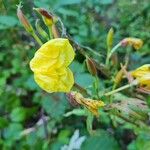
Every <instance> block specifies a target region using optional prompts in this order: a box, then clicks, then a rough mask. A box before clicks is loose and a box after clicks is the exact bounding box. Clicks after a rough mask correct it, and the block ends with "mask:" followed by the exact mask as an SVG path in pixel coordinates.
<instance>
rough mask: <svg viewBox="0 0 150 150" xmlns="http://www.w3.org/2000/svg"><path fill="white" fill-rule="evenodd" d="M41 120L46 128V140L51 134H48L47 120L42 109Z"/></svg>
mask: <svg viewBox="0 0 150 150" xmlns="http://www.w3.org/2000/svg"><path fill="white" fill-rule="evenodd" d="M41 119H42V121H43V127H44V132H45V138H46V139H48V137H49V134H48V129H47V120H46V119H45V116H44V109H43V108H42V109H41Z"/></svg>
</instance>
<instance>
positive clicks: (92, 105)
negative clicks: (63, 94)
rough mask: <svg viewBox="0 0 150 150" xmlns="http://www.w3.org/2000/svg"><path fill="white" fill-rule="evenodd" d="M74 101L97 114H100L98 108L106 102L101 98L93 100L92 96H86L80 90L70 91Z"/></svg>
mask: <svg viewBox="0 0 150 150" xmlns="http://www.w3.org/2000/svg"><path fill="white" fill-rule="evenodd" d="M70 94H71V96H72V98H73V99H74V101H76V102H77V103H78V104H80V105H83V106H85V107H86V108H87V109H88V110H89V111H91V112H92V113H93V114H94V115H95V116H98V108H99V107H102V106H104V105H105V104H104V102H102V101H100V100H93V99H90V98H84V97H83V96H82V95H81V94H80V93H78V92H71V93H70Z"/></svg>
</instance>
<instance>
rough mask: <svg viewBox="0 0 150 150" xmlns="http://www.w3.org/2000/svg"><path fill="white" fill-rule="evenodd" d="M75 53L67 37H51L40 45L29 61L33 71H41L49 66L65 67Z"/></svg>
mask: <svg viewBox="0 0 150 150" xmlns="http://www.w3.org/2000/svg"><path fill="white" fill-rule="evenodd" d="M74 56H75V53H74V50H73V48H72V46H71V45H70V43H69V40H68V39H64V38H56V39H52V40H50V41H48V42H46V43H45V44H43V45H42V46H41V48H40V49H39V50H37V52H36V53H35V55H34V58H33V59H32V60H31V62H30V67H31V70H32V71H33V72H43V71H44V70H45V71H47V70H49V69H51V68H60V67H64V66H65V67H67V66H68V65H69V64H70V63H71V62H72V61H73V59H74Z"/></svg>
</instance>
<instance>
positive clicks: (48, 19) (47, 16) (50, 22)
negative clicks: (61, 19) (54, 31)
mask: <svg viewBox="0 0 150 150" xmlns="http://www.w3.org/2000/svg"><path fill="white" fill-rule="evenodd" d="M34 10H36V11H37V12H38V13H39V14H40V15H41V16H42V18H43V20H44V23H45V24H46V25H47V26H52V25H53V23H54V18H53V15H52V14H51V13H49V12H48V11H47V10H45V9H44V8H34Z"/></svg>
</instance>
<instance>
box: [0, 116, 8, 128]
mask: <svg viewBox="0 0 150 150" xmlns="http://www.w3.org/2000/svg"><path fill="white" fill-rule="evenodd" d="M7 125H8V120H7V119H5V118H2V117H0V129H2V128H4V127H6V126H7Z"/></svg>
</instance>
